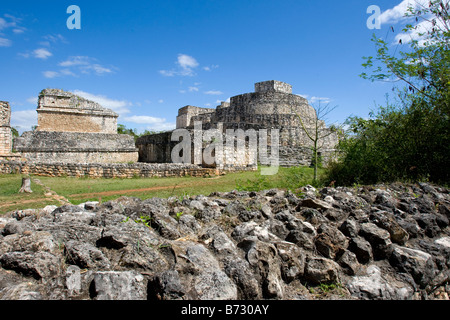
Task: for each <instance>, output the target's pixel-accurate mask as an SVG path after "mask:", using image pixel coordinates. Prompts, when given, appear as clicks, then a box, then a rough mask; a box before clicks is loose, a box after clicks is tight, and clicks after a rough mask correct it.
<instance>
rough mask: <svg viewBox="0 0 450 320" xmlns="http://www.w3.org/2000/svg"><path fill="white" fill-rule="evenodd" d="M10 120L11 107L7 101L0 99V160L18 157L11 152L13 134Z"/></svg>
mask: <svg viewBox="0 0 450 320" xmlns="http://www.w3.org/2000/svg"><path fill="white" fill-rule="evenodd" d="M10 121H11V107H10V106H9V103H8V102H5V101H0V160H2V159H15V158H18V156H17V155H15V154H13V153H12V144H13V136H12V131H11V125H10Z"/></svg>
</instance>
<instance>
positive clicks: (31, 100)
mask: <svg viewBox="0 0 450 320" xmlns="http://www.w3.org/2000/svg"><path fill="white" fill-rule="evenodd" d="M27 102H28V103H29V104H32V105H37V104H38V98H37V97H29V98H28V99H27Z"/></svg>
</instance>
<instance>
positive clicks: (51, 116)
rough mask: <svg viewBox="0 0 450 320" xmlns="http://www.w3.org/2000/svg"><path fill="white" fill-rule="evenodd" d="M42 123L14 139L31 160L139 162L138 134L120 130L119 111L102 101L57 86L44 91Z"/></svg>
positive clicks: (40, 113)
mask: <svg viewBox="0 0 450 320" xmlns="http://www.w3.org/2000/svg"><path fill="white" fill-rule="evenodd" d="M37 113H38V127H37V129H36V130H35V131H30V132H25V133H23V134H22V136H21V137H20V138H16V139H15V140H14V148H15V150H17V151H18V152H20V153H21V154H22V155H23V157H24V158H26V159H27V160H30V161H43V162H63V163H127V162H137V160H138V153H137V149H136V147H135V144H134V138H133V137H131V136H128V135H119V134H117V118H118V115H117V114H116V113H115V112H113V111H112V110H109V109H106V108H103V107H102V106H100V105H99V104H98V103H95V102H93V101H89V100H86V99H84V98H81V97H79V96H76V95H74V94H72V93H70V92H64V91H62V90H57V89H45V90H43V91H41V93H40V95H39V102H38V108H37Z"/></svg>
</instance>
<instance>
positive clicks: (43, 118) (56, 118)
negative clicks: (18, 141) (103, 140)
mask: <svg viewBox="0 0 450 320" xmlns="http://www.w3.org/2000/svg"><path fill="white" fill-rule="evenodd" d="M38 123H39V126H38V127H37V130H38V131H55V132H90V133H109V134H114V133H117V117H114V116H108V115H101V114H96V115H93V114H89V113H83V112H78V111H76V112H69V111H67V112H61V111H53V110H38Z"/></svg>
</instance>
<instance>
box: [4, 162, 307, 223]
mask: <svg viewBox="0 0 450 320" xmlns="http://www.w3.org/2000/svg"><path fill="white" fill-rule="evenodd" d="M31 178H32V185H31V188H32V190H33V193H32V194H19V193H18V191H19V189H20V186H21V182H22V176H21V175H12V174H8V175H0V215H1V214H4V213H6V212H9V211H12V210H18V209H34V208H42V207H45V206H46V205H50V204H54V205H60V203H59V202H58V201H56V200H54V199H52V198H51V197H48V196H46V195H45V190H44V188H43V187H42V186H40V185H38V184H36V183H34V182H33V179H39V180H40V181H41V183H43V184H44V185H45V186H46V187H49V188H50V189H51V190H52V191H54V192H56V193H57V194H58V195H60V196H64V197H65V198H67V199H68V200H69V201H70V202H71V203H72V204H80V203H83V202H86V201H100V202H105V201H109V200H113V199H117V198H119V197H121V196H128V197H137V198H141V199H148V198H152V197H160V198H167V197H170V196H176V197H180V196H188V195H189V196H192V195H199V194H203V195H209V194H211V193H212V192H214V191H220V192H226V191H231V190H234V189H237V190H248V191H257V190H262V189H271V188H280V189H291V190H295V189H297V188H299V187H301V186H303V185H306V184H310V183H312V178H313V169H312V168H307V167H298V168H280V170H279V172H278V174H276V175H273V176H262V175H261V174H260V171H255V172H239V173H229V174H226V175H223V176H217V177H211V178H198V177H181V178H133V179H90V178H71V177H57V178H52V177H36V176H32V177H31Z"/></svg>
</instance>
